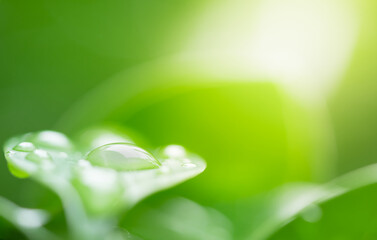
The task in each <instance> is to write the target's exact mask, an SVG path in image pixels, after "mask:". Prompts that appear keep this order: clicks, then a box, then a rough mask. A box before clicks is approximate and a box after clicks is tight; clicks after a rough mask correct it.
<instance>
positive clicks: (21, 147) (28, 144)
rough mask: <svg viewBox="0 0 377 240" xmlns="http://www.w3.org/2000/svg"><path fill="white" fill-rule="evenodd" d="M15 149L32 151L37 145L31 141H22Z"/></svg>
mask: <svg viewBox="0 0 377 240" xmlns="http://www.w3.org/2000/svg"><path fill="white" fill-rule="evenodd" d="M13 149H14V150H16V151H20V152H32V151H34V150H35V146H34V144H32V143H31V142H22V143H19V144H17V146H15V147H14V148H13Z"/></svg>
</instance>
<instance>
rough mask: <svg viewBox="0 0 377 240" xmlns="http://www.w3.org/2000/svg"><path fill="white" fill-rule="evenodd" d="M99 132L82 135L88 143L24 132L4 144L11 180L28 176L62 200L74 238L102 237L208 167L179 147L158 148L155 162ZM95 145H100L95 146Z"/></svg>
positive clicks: (117, 136) (119, 137)
mask: <svg viewBox="0 0 377 240" xmlns="http://www.w3.org/2000/svg"><path fill="white" fill-rule="evenodd" d="M99 129H101V130H98V131H95V130H93V128H92V129H90V132H89V133H90V134H88V132H86V131H84V132H82V133H81V134H80V136H81V138H80V136H79V137H78V139H81V140H83V138H82V136H86V137H84V140H85V141H84V142H85V143H86V145H85V144H79V143H78V142H79V141H77V142H73V141H71V140H70V139H69V138H67V137H66V136H65V135H64V134H62V133H59V132H54V131H41V132H36V133H28V134H25V135H22V136H19V137H15V138H12V139H10V140H9V141H8V142H7V143H6V145H5V156H6V159H7V161H8V165H9V166H10V170H11V171H12V173H13V174H14V175H15V176H17V177H31V178H33V179H35V180H36V181H38V182H40V183H42V184H44V185H46V186H48V187H49V188H51V189H52V190H53V191H55V192H56V193H57V194H58V196H59V197H60V198H61V199H62V202H63V206H64V208H65V211H66V215H67V218H68V223H69V226H70V227H71V229H72V231H73V234H74V235H75V237H76V238H78V239H80V238H88V234H89V235H91V236H93V237H96V238H98V239H100V238H101V237H100V236H103V234H106V232H107V231H110V230H109V228H111V227H110V226H112V223H111V222H112V221H109V219H112V218H114V219H116V218H117V216H118V215H119V214H121V213H122V211H124V210H127V209H129V208H130V207H132V206H133V205H135V204H136V203H137V202H138V201H140V200H141V199H143V198H145V197H147V196H148V195H150V194H153V193H155V192H157V191H160V190H163V189H166V188H169V187H172V186H174V185H176V184H178V183H180V182H183V181H185V180H187V179H189V178H192V177H194V176H196V175H197V174H199V173H201V172H202V171H203V170H204V169H205V167H206V164H205V162H204V161H203V160H202V159H200V158H199V157H198V156H196V155H194V154H191V153H188V152H187V151H186V150H185V149H184V148H183V147H181V146H175V145H171V146H168V147H166V148H162V150H159V151H157V152H156V154H157V155H156V156H158V158H155V157H154V156H153V155H152V154H151V153H149V152H147V151H146V150H143V149H141V148H140V147H138V146H136V145H134V144H132V141H131V140H130V138H128V137H127V138H126V137H125V136H126V135H125V134H124V133H121V132H119V131H118V132H116V131H114V130H113V129H108V130H106V129H105V128H99ZM93 131H94V132H95V133H96V134H92V133H93ZM81 143H82V142H81ZM98 143H101V144H104V145H102V146H99V147H97V148H94V147H96V144H98ZM80 146H86V147H82V148H83V149H86V150H81V149H80ZM93 148H94V149H93ZM88 149H92V150H89V152H88ZM91 218H92V219H97V220H95V221H92V220H90V219H91ZM98 219H99V220H98ZM106 219H107V220H106ZM104 221H105V222H107V223H104ZM93 226H96V227H93ZM100 226H102V227H100ZM103 228H105V229H107V230H104V229H103ZM99 233H101V234H102V235H101V234H100V235H98V234H99Z"/></svg>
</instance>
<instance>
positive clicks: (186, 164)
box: [182, 163, 196, 168]
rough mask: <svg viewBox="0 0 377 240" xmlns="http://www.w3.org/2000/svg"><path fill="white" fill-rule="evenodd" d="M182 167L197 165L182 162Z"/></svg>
mask: <svg viewBox="0 0 377 240" xmlns="http://www.w3.org/2000/svg"><path fill="white" fill-rule="evenodd" d="M182 167H185V168H194V167H196V165H195V164H194V163H184V164H182Z"/></svg>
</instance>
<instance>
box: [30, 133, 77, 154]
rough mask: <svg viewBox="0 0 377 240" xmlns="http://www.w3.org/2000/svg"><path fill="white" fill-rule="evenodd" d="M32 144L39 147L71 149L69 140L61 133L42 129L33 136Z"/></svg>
mask: <svg viewBox="0 0 377 240" xmlns="http://www.w3.org/2000/svg"><path fill="white" fill-rule="evenodd" d="M33 142H34V144H36V145H37V146H38V147H41V148H48V149H55V150H61V151H69V150H71V149H72V143H71V141H70V140H69V139H68V138H67V137H66V136H65V135H64V134H62V133H60V132H55V131H42V132H39V133H38V134H36V135H35V136H34V138H33Z"/></svg>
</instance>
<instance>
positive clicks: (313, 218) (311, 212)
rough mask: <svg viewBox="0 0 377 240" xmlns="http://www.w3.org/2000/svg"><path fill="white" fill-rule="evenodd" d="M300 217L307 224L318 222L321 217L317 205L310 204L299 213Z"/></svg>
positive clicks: (320, 210) (320, 211)
mask: <svg viewBox="0 0 377 240" xmlns="http://www.w3.org/2000/svg"><path fill="white" fill-rule="evenodd" d="M301 216H302V218H303V219H304V220H305V221H307V222H311V223H313V222H318V221H319V220H320V219H321V217H322V209H321V208H320V207H319V206H318V205H315V204H312V205H310V206H308V207H307V208H305V209H304V210H303V211H302V212H301Z"/></svg>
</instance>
